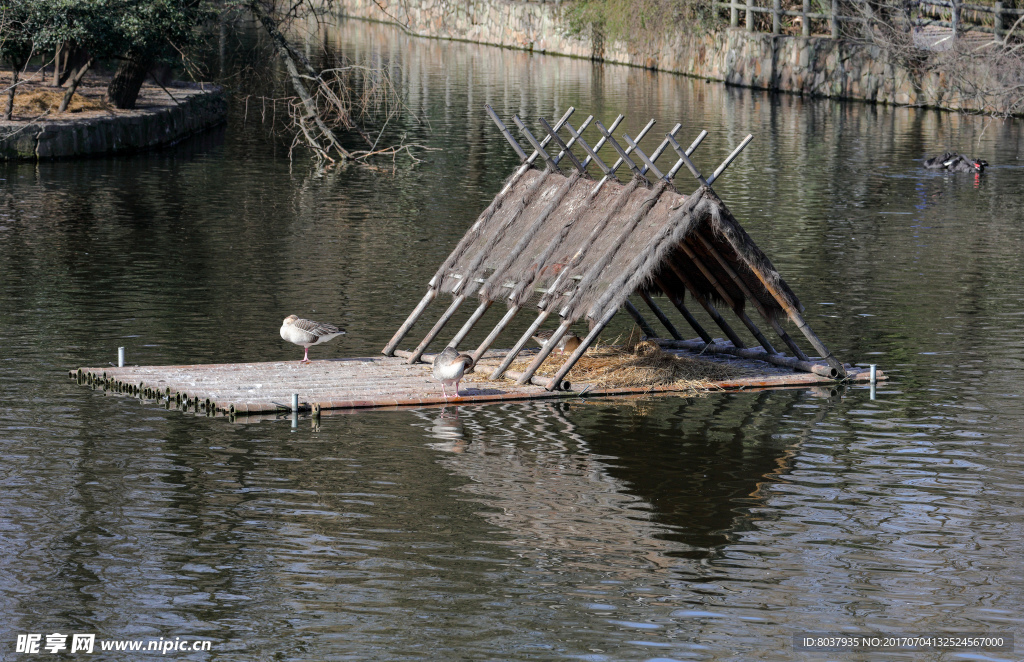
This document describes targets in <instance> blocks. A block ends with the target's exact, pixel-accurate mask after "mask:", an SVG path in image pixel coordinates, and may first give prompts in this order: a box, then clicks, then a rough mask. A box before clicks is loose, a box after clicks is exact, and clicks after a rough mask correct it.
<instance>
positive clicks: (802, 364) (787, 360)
mask: <svg viewBox="0 0 1024 662" xmlns="http://www.w3.org/2000/svg"><path fill="white" fill-rule="evenodd" d="M658 344H659V345H661V346H662V347H663V348H665V349H688V350H690V351H693V352H701V353H704V354H729V355H732V356H738V357H740V358H744V359H757V360H758V361H764V362H766V363H771V364H772V365H777V366H782V367H784V368H792V369H794V370H799V371H801V372H813V373H814V374H816V375H821V376H822V377H828V378H829V379H842V377H841V376H840V374H839V371H838V370H836V369H835V368H834V367H832V366H831V365H828V364H824V365H823V364H822V363H816V362H814V361H801V360H800V359H798V358H794V357H791V356H781V355H779V354H768V353H766V352H765V351H764V350H763V349H761V348H758V347H754V348H741V347H729V346H728V345H717V344H716V345H706V344H705V343H701V342H697V341H695V340H659V341H658Z"/></svg>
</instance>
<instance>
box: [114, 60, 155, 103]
mask: <svg viewBox="0 0 1024 662" xmlns="http://www.w3.org/2000/svg"><path fill="white" fill-rule="evenodd" d="M152 63H153V62H152V59H151V58H149V57H146V56H143V55H139V54H132V55H129V56H128V57H127V58H126V59H124V60H122V61H121V64H120V66H118V67H117V73H115V74H114V77H113V78H112V79H111V81H110V85H109V86H108V87H107V100H108V101H109V102H110V103H112V104H114V107H115V108H121V109H130V108H134V107H135V101H136V99H138V98H139V90H140V89H142V82H143V81H144V80H146V75H147V74H148V73H149V68H150V65H152Z"/></svg>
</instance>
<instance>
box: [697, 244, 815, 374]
mask: <svg viewBox="0 0 1024 662" xmlns="http://www.w3.org/2000/svg"><path fill="white" fill-rule="evenodd" d="M694 235H696V237H697V239H698V240H700V242H701V243H702V244H703V245H704V248H706V249H707V251H708V252H709V253H711V255H712V257H714V258H715V260H717V261H718V264H719V265H721V267H722V269H724V270H725V273H727V274H729V278H731V279H732V281H733V282H734V283H736V286H737V287H739V288H740V291H741V292H743V296H745V297H746V298H747V299H748V300H749V301H750V303H752V304H754V307H755V308H756V309H757V312H759V313H760V314H761V317H763V318H764V319H765V321H766V322H768V324H769V325H770V326H771V327H772V329H774V330H775V333H777V334H778V335H779V337H780V338H782V342H784V343H786V346H787V347H789V348H790V349H791V350H793V353H794V354H796V357H797V358H798V359H800V360H801V361H806V360H807V355H806V354H804V353H803V350H801V349H800V347H799V346H798V345H797V344H796V342H794V341H793V339H792V338H791V337H790V336H789V334H788V333H786V330H785V329H783V328H782V325H780V324H779V322H778V320H776V319H775V316H774V315H772V314H771V313H770V312H768V310H767V309H766V308H765V307H764V306H763V305H762V304H761V300H760V299H758V298H757V297H756V296H754V293H753V292H751V291H750V288H749V287H747V284H746V283H745V282H743V279H742V278H740V275H739V274H738V273H736V270H735V269H733V268H732V265H730V264H729V262H728V260H726V259H725V256H723V255H722V254H721V253H720V252H719V251H718V249H717V248H715V245H714V244H712V243H711V242H710V241H708V239H707V238H706V237H705V236H704V235H703V234H702V233H701V232H700V231H699V230H698V231H697V232H695V233H694ZM762 282H763V281H762ZM769 293H770V292H769Z"/></svg>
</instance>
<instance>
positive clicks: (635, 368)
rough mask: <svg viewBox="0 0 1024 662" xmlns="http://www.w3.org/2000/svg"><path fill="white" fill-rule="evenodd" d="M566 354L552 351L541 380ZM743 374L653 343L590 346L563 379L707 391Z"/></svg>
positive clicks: (516, 366)
mask: <svg viewBox="0 0 1024 662" xmlns="http://www.w3.org/2000/svg"><path fill="white" fill-rule="evenodd" d="M568 358H569V355H568V354H566V355H559V354H558V353H555V352H553V353H552V354H551V355H550V356H549V357H548V359H547V360H546V361H544V363H543V364H542V365H541V367H540V369H538V370H537V374H538V375H540V376H544V377H550V376H553V375H554V374H555V373H556V372H557V371H558V368H560V367H561V365H562V363H563V361H564V359H568ZM531 361H533V357H532V356H530V357H526V358H523V359H518V360H517V361H515V362H514V363H513V364H512V365H511V366H510V370H514V371H519V372H522V371H524V370H526V368H527V366H529V365H530V362H531ZM743 373H744V371H743V370H741V369H739V368H737V367H735V366H730V365H727V364H724V363H717V362H713V361H706V360H702V359H694V358H690V357H686V356H679V355H677V354H673V353H671V352H666V351H665V350H663V349H661V347H660V346H659V345H658V344H657V343H656V342H653V341H650V340H647V341H643V342H639V343H633V342H631V339H630V340H627V343H626V344H625V345H601V346H596V347H592V348H591V349H590V350H589V351H588V352H587V353H586V354H584V355H583V356H582V357H580V360H579V361H577V362H576V365H574V366H573V367H572V370H570V371H569V374H568V375H566V379H568V380H569V381H570V382H572V383H574V384H593V385H594V386H596V387H598V388H644V387H655V386H673V387H676V388H679V389H680V390H694V391H696V390H707V389H713V388H715V382H719V381H722V380H725V379H731V378H733V377H736V376H738V375H741V374H743Z"/></svg>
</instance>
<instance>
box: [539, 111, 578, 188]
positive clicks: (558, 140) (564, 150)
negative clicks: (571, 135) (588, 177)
mask: <svg viewBox="0 0 1024 662" xmlns="http://www.w3.org/2000/svg"><path fill="white" fill-rule="evenodd" d="M539 121H540V125H541V126H542V127H544V131H546V132H547V134H548V135H549V136H551V138H552V140H554V141H555V142H556V143H558V146H559V147H560V148H562V152H561V153H562V154H565V155H566V156H568V157H569V161H571V162H572V164H573V165H574V166H576V169H577V170H579V171H580V174H583V175H585V174H587V171H586V169H585V168H584V167H583V164H582V163H580V161H579V159H577V158H576V155H575V154H573V153H572V150H570V149H569V145H566V144H565V141H563V140H562V137H561V136H559V135H558V134H557V133H555V130H554V129H552V128H551V125H550V124H548V121H547V120H546V119H544V118H543V117H541V118H540V120H539Z"/></svg>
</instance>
